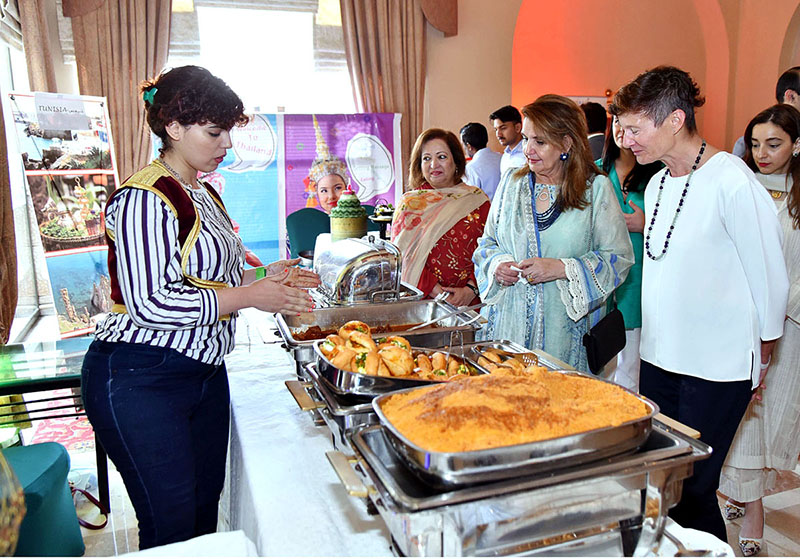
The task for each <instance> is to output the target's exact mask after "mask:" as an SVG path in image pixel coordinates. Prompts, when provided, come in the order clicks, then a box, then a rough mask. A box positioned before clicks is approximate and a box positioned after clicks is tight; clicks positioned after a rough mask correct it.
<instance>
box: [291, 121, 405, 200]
mask: <svg viewBox="0 0 800 559" xmlns="http://www.w3.org/2000/svg"><path fill="white" fill-rule="evenodd" d="M399 118H400V117H399V115H395V114H392V113H370V114H337V115H323V114H320V115H289V114H287V115H285V116H284V149H285V152H284V165H285V167H284V168H285V170H286V175H285V181H286V183H285V185H286V199H285V200H286V206H285V211H286V214H285V215H289V214H290V213H292V212H294V211H296V210H299V209H301V208H316V209H319V210H323V211H325V210H328V209H329V208H326V207H323V204H322V203H321V202H322V201H321V199H320V192H319V187H318V185H317V181H316V180H315V178H317V179H321V178H322V177H323V176H324V175H325V174H326V173H334V172H335V173H337V174H346V175H347V176H346V177H345V180H346V182H347V183H348V184H349V186H350V187H351V189H352V190H353V191H354V192H355V193H356V195H357V196H358V199H359V200H360V201H361V203H362V204H369V205H372V206H375V205H377V204H378V203H383V202H387V203H394V202H395V197H396V193H400V192H402V188H401V187H397V182H398V180H399V182H400V183H402V176H398V174H399V169H400V154H399V146H400V122H399ZM320 182H321V181H320Z"/></svg>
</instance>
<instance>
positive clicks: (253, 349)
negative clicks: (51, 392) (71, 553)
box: [219, 310, 733, 556]
mask: <svg viewBox="0 0 800 559" xmlns="http://www.w3.org/2000/svg"><path fill="white" fill-rule="evenodd" d="M274 329H275V323H274V320H273V319H272V317H271V316H270V315H268V314H266V313H261V312H259V311H252V310H250V311H246V312H243V313H242V316H241V319H240V321H239V324H238V326H237V347H236V350H235V351H234V352H233V353H232V354H231V355H230V356H229V357H228V358H227V360H226V362H227V365H228V371H229V377H230V389H231V414H232V416H231V437H230V447H229V454H228V462H229V463H228V475H227V478H226V486H225V489H224V491H223V495H222V499H221V503H220V528H219V529H220V530H243V531H244V533H245V535H246V536H247V537H248V538H249V539H250V540H252V542H253V543H254V544H255V547H256V550H257V552H258V554H259V555H261V556H265V555H266V556H272V555H282V556H285V555H298V556H390V555H392V549H391V547H390V545H391V543H390V542H391V536H390V533H389V530H388V529H387V527H386V525H385V523H384V522H383V520H382V518H381V517H380V516H379V515H374V516H372V515H370V514H368V512H367V506H366V500H364V499H362V500H358V499H356V498H354V497H351V496H349V495H348V493H347V491H346V490H345V488H344V486H343V485H342V484H341V482H340V481H339V479H338V477H337V475H336V473H335V472H334V470H333V468H332V467H331V466H330V464H329V463H328V460H327V458H326V454H325V453H326V452H327V451H330V450H331V449H332V443H331V432H330V431H329V430H328V429H326V428H324V426H323V427H318V426H315V424H314V421H313V418H312V416H311V414H309V413H308V412H304V411H301V410H300V408H299V407H298V405H297V403H296V402H295V400H294V399H293V398H292V395H291V394H290V393H289V391H288V390H287V389H286V386H285V385H284V381H286V380H291V379H295V378H296V374H295V370H296V369H295V363H294V361H293V360H292V358H291V357H290V354H289V353H287V352H286V351H285V349H284V348H283V347H282V345H281V343H280V338H279V337H277V336H276V335H275V332H274ZM667 526H668V528H670V529H671V532H672V533H673V534H680V535H679V539H681V540H682V541H683V543H684V545H685V546H686V547H687V548H689V549H693V548H694V549H698V548H703V549H711V550H713V551H714V552H715V554H716V555H717V556H726V555H727V556H733V551H732V550H731V548H730V547H729V546H728V545H727V544H726V543H723V542H721V541H720V540H718V539H716V538H714V537H713V536H711V535H709V534H705V533H701V532H696V531H694V530H683V529H681V528H680V527H679V526H677V525H676V524H675V523H674V522H672V521H671V520H670V521H668V524H667ZM659 551H660V552H661V553H660V554H663V555H666V556H672V555H674V554H675V552H676V548H675V546H674V545H672V544H671V543H670V542H669V541H668V540H667V539H666V538H665V539H664V540H663V543H662V546H661V549H660V550H659Z"/></svg>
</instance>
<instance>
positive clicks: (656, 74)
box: [608, 66, 706, 132]
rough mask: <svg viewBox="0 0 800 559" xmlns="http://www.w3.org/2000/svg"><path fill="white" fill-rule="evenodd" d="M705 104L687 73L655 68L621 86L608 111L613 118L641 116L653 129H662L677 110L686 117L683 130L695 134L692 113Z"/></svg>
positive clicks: (665, 67) (672, 68) (667, 68)
mask: <svg viewBox="0 0 800 559" xmlns="http://www.w3.org/2000/svg"><path fill="white" fill-rule="evenodd" d="M705 102H706V100H705V98H704V97H703V96H702V95H700V88H699V87H698V86H697V83H696V82H695V81H694V80H693V79H692V77H691V76H690V75H689V73H688V72H685V71H684V70H681V69H680V68H676V67H675V66H658V67H656V68H653V69H652V70H647V71H646V72H643V73H641V74H639V75H638V76H636V79H635V80H633V81H632V82H630V83H629V84H626V85H624V86H622V87H621V88H620V89H619V91H617V94H616V95H614V101H613V102H612V103H611V106H610V107H609V108H608V110H609V112H610V113H611V114H612V115H614V116H619V115H623V114H626V113H643V114H645V115H646V116H647V117H648V118H649V119H650V120H652V121H653V122H654V123H655V125H656V126H661V124H662V123H663V122H664V121H665V120H666V119H667V117H668V116H669V115H670V113H672V111H675V110H677V109H680V110H681V111H683V113H684V114H685V115H686V119H685V120H684V124H685V125H686V130H688V131H689V132H695V131H696V130H697V122H696V121H695V118H694V110H695V109H696V108H698V107H702V106H703V104H704V103H705Z"/></svg>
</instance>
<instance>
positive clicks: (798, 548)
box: [720, 464, 800, 557]
mask: <svg viewBox="0 0 800 559" xmlns="http://www.w3.org/2000/svg"><path fill="white" fill-rule="evenodd" d="M778 489H783V491H780V492H779V493H774V494H772V495H767V496H766V497H764V509H765V512H766V524H765V526H764V537H765V539H766V549H765V550H763V551H762V552H761V556H763V557H798V556H800V464H799V465H798V466H797V467H796V468H795V469H794V472H791V473H789V472H785V473H782V474H781V475H780V476H779V480H778ZM724 502H725V500H724V499H723V498H720V505H722V504H723V503H724ZM740 525H741V519H737V520H733V521H729V522H727V528H728V543H729V544H730V546H731V547H732V548H733V550H734V552H735V553H736V555H737V556H741V555H742V554H741V552H740V551H739V544H738V539H739V527H740Z"/></svg>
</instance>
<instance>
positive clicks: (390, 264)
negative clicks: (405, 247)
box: [314, 235, 423, 305]
mask: <svg viewBox="0 0 800 559" xmlns="http://www.w3.org/2000/svg"><path fill="white" fill-rule="evenodd" d="M402 260H403V259H402V255H401V254H400V250H399V249H398V248H397V247H396V246H395V245H394V244H392V243H390V242H389V241H386V240H383V239H379V238H376V237H374V236H372V235H368V236H367V237H364V238H361V239H343V240H341V241H336V242H328V243H322V242H321V241H318V243H317V248H315V250H314V271H315V272H316V273H317V274H318V275H319V279H320V286H319V287H318V288H317V290H316V291H317V292H318V294H320V297H319V299H320V300H321V301H322V302H324V303H327V304H330V305H359V304H365V303H376V302H381V301H394V300H398V299H410V300H413V299H421V298H422V295H423V294H422V292H421V291H420V290H418V289H417V288H415V287H413V286H411V285H408V284H405V283H402V282H401V280H400V274H401V272H402Z"/></svg>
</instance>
